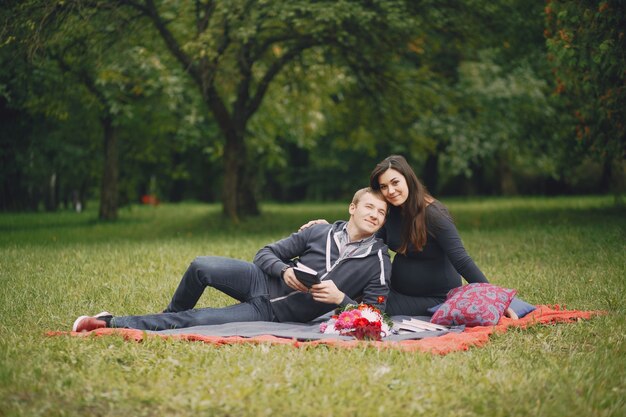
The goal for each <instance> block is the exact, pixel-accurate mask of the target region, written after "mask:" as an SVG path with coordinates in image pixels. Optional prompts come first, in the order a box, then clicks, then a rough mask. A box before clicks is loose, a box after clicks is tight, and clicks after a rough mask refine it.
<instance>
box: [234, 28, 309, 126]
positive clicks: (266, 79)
mask: <svg viewBox="0 0 626 417" xmlns="http://www.w3.org/2000/svg"><path fill="white" fill-rule="evenodd" d="M317 45H320V41H318V40H315V39H313V38H309V39H304V40H302V41H301V42H300V43H298V44H296V45H295V46H293V47H291V48H290V49H289V50H288V51H287V52H285V54H283V55H282V56H281V57H280V58H278V59H277V60H276V61H274V63H273V64H272V65H271V66H270V68H269V69H268V70H267V72H266V73H265V75H264V76H263V78H261V81H260V82H259V85H258V86H257V89H256V92H255V94H254V96H253V97H252V99H251V100H250V101H249V103H248V106H247V108H246V111H245V118H246V119H247V118H248V117H250V116H252V115H253V114H254V112H255V111H256V110H257V109H258V108H259V106H260V105H261V101H262V100H263V96H264V95H265V93H266V91H267V89H268V87H269V85H270V83H271V82H272V80H273V79H274V78H275V77H276V75H277V74H278V73H279V72H280V70H281V69H283V67H284V66H285V65H287V64H288V63H289V62H290V61H292V60H293V59H295V58H296V57H297V56H298V55H300V54H301V53H302V52H303V51H304V50H306V49H308V48H312V47H314V46H317Z"/></svg>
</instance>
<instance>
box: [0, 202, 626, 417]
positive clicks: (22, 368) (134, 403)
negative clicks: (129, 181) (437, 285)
mask: <svg viewBox="0 0 626 417" xmlns="http://www.w3.org/2000/svg"><path fill="white" fill-rule="evenodd" d="M444 203H446V204H447V205H448V207H449V208H450V211H451V212H452V214H453V216H454V217H455V220H456V222H457V225H458V227H459V229H460V232H461V236H462V237H463V241H464V243H465V246H466V247H467V249H468V250H469V252H470V254H471V255H472V256H473V258H474V260H475V261H476V262H477V264H478V265H479V266H480V267H481V268H482V270H483V271H484V272H485V274H486V275H487V276H488V277H489V278H490V280H491V282H493V283H495V284H498V285H501V286H506V287H511V288H516V289H517V290H518V291H519V295H520V297H522V298H523V299H525V300H526V301H528V302H531V303H534V304H565V305H566V306H567V307H568V308H572V309H584V310H600V309H601V310H607V311H609V314H607V315H605V316H602V317H597V318H594V319H592V320H590V321H581V322H577V323H574V324H561V325H556V326H536V327H532V328H530V329H526V330H512V331H509V332H507V333H505V334H500V335H496V336H494V337H493V338H492V340H491V341H490V343H488V344H487V346H485V347H483V348H475V349H471V350H469V351H467V352H458V353H453V354H450V355H447V356H443V357H439V356H434V355H430V354H422V353H403V352H397V351H394V350H377V349H374V348H366V347H364V348H362V349H353V350H342V349H336V348H328V347H316V348H302V349H297V348H293V347H288V346H268V345H258V346H224V347H213V346H210V345H206V344H203V343H194V342H181V341H168V340H147V341H144V342H142V343H134V342H125V341H123V340H122V339H121V338H119V337H106V338H87V339H85V338H73V337H64V336H63V337H47V336H46V335H45V332H47V331H49V330H69V329H70V327H71V325H72V322H73V321H74V319H75V318H76V317H77V316H78V315H81V314H95V313H97V312H99V311H102V310H108V311H110V312H111V313H113V314H117V315H121V314H142V313H149V312H156V311H160V310H162V309H163V308H164V307H165V306H166V305H167V303H168V302H169V297H170V296H171V294H172V292H173V291H174V289H175V287H176V285H177V284H178V281H179V279H180V276H181V275H182V273H183V272H184V271H185V269H186V267H187V265H188V264H189V262H190V261H191V260H192V259H193V258H194V257H195V256H198V255H205V254H212V255H222V256H229V257H234V258H240V259H245V260H251V259H252V258H253V256H254V254H255V253H256V251H257V250H258V249H259V248H260V247H261V246H263V245H264V244H266V243H268V242H271V241H274V240H276V239H278V238H280V237H283V236H286V235H288V234H289V233H291V232H293V231H295V230H297V228H298V226H299V225H301V224H302V223H303V222H305V221H306V220H308V219H312V218H318V217H325V218H327V219H329V220H335V219H339V218H345V217H346V216H347V204H314V205H310V206H307V205H304V204H292V205H274V204H267V205H265V206H264V207H263V211H264V214H263V215H262V216H261V217H260V218H256V219H250V220H246V221H244V222H242V223H241V224H239V225H236V226H235V225H229V224H227V223H225V222H224V221H223V219H222V217H221V215H220V207H219V206H217V205H204V204H193V203H185V204H181V205H169V204H164V205H161V206H159V207H156V208H155V207H132V208H131V209H123V210H121V212H120V220H119V221H118V222H116V223H114V224H109V223H101V222H97V221H95V220H94V219H95V217H96V213H95V211H94V210H95V209H96V208H95V207H93V206H92V207H90V210H88V211H87V212H84V213H81V214H77V213H72V212H61V213H53V214H47V213H46V214H43V213H39V214H0V318H1V320H0V416H2V417H4V416H39V415H41V416H199V415H203V416H204V415H207V416H209V415H210V416H281V415H286V416H357V415H359V416H362V415H387V416H412V415H436V416H447V415H451V416H456V417H461V416H484V415H489V416H555V417H556V416H558V417H563V416H577V417H583V416H584V417H587V416H624V415H626V347H625V343H624V342H625V335H626V320H625V313H626V309H625V303H624V300H625V294H626V280H625V278H626V250H625V249H626V215H625V214H626V212H625V211H624V209H618V208H615V207H614V206H613V199H612V198H611V197H568V198H553V199H547V198H514V199H471V200H456V199H446V200H444ZM230 303H231V300H230V299H228V297H226V296H224V295H220V294H218V293H217V292H216V291H214V290H208V291H207V292H206V293H205V295H204V297H203V298H202V299H201V304H200V306H204V305H214V306H215V305H227V304H230Z"/></svg>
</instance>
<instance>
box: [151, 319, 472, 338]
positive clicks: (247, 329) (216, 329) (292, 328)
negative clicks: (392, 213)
mask: <svg viewBox="0 0 626 417" xmlns="http://www.w3.org/2000/svg"><path fill="white" fill-rule="evenodd" d="M328 318H329V317H326V316H322V317H320V318H318V319H316V320H314V321H312V322H309V323H276V322H268V321H251V322H236V323H226V324H216V325H210V326H195V327H187V328H184V329H173V330H161V331H158V332H149V333H155V334H162V335H180V334H197V335H202V336H221V337H227V336H241V337H254V336H263V335H271V336H276V337H284V338H287V339H297V340H301V341H307V340H321V339H339V340H353V339H354V338H353V337H352V336H341V335H336V334H323V333H320V331H319V326H320V323H322V322H323V321H326V320H328ZM407 318H411V317H409V316H393V317H392V320H394V321H401V320H402V319H407ZM415 318H417V319H420V320H426V321H428V320H430V317H422V316H418V317H415ZM463 328H464V326H458V327H452V328H450V329H449V330H439V331H424V332H415V333H413V332H411V333H404V334H391V335H389V336H387V337H385V338H383V340H389V341H401V340H418V339H424V338H427V337H437V336H442V335H444V334H447V333H450V332H461V331H463Z"/></svg>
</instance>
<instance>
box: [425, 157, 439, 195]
mask: <svg viewBox="0 0 626 417" xmlns="http://www.w3.org/2000/svg"><path fill="white" fill-rule="evenodd" d="M422 181H424V185H425V186H426V188H427V189H428V191H429V192H430V193H432V194H437V191H438V190H437V188H438V187H439V152H438V151H437V152H435V153H430V154H428V156H427V157H426V163H425V164H424V170H423V175H422Z"/></svg>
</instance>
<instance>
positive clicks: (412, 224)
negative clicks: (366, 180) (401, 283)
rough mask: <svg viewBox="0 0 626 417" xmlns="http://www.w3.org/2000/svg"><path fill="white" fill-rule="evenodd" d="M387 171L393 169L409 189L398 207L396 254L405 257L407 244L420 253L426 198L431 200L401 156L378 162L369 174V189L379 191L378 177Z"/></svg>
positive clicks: (424, 242)
mask: <svg viewBox="0 0 626 417" xmlns="http://www.w3.org/2000/svg"><path fill="white" fill-rule="evenodd" d="M388 169H395V170H396V171H398V172H399V173H400V174H402V175H403V176H404V178H405V179H406V183H407V186H408V188H409V196H408V198H407V200H406V201H405V202H404V204H402V206H400V209H401V213H402V244H401V245H400V247H399V248H398V251H397V252H398V253H401V254H403V255H406V253H407V252H408V250H409V244H413V246H414V247H415V249H416V250H417V251H421V250H422V248H423V247H424V245H425V244H426V238H427V236H426V206H427V204H426V198H429V199H432V197H431V195H430V194H429V193H428V191H427V190H426V187H424V185H422V183H421V182H420V181H419V180H418V179H417V175H415V172H414V171H413V168H411V166H410V165H409V164H408V162H407V161H406V159H404V157H403V156H401V155H391V156H388V157H387V158H385V159H384V160H383V161H382V162H380V163H379V164H378V165H376V167H375V168H374V170H373V171H372V173H371V174H370V187H372V189H374V190H380V184H379V183H378V179H379V177H380V176H381V175H382V174H383V173H384V172H385V171H387V170H388Z"/></svg>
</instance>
